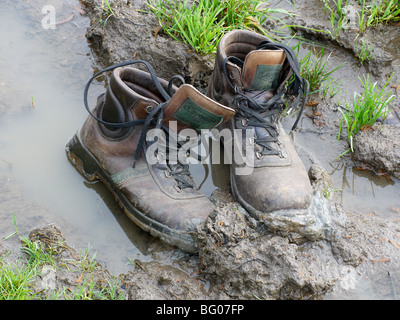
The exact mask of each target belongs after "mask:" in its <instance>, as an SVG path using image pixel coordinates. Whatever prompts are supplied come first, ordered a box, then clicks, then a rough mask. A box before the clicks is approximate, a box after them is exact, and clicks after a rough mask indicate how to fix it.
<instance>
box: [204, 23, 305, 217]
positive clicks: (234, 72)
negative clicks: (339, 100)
mask: <svg viewBox="0 0 400 320" xmlns="http://www.w3.org/2000/svg"><path fill="white" fill-rule="evenodd" d="M269 42H270V41H269V40H268V39H267V38H266V37H264V36H262V35H260V34H257V33H254V32H250V31H245V30H235V31H231V32H229V33H227V34H226V35H225V36H223V37H222V39H221V41H220V42H219V45H218V51H217V56H216V60H215V69H214V71H213V74H212V77H211V80H210V82H209V86H208V90H207V95H208V96H209V97H210V98H212V99H213V100H215V101H217V102H219V103H221V104H224V105H226V106H229V107H231V108H233V109H235V110H236V115H235V117H234V118H233V119H231V120H230V121H228V122H227V123H226V124H224V125H223V127H225V128H230V130H231V132H232V137H234V138H233V143H232V150H233V151H230V152H235V150H236V152H237V151H238V150H239V151H242V154H243V157H241V158H239V160H238V158H237V157H234V156H232V159H233V161H232V165H231V187H232V192H233V195H234V197H235V198H236V200H237V201H238V202H239V203H241V204H242V205H243V206H244V207H245V209H246V210H247V211H248V212H249V213H250V214H251V215H253V216H255V217H256V218H262V216H263V215H265V214H266V213H268V212H271V211H277V210H290V209H304V208H308V207H309V206H310V203H311V197H312V188H311V185H310V181H309V178H308V175H307V172H306V170H305V167H304V165H303V163H302V161H301V159H300V158H299V156H298V154H297V153H296V150H295V148H294V146H293V144H292V142H291V140H290V138H289V136H288V135H287V134H286V133H285V131H284V129H283V128H282V126H281V124H280V121H279V116H280V114H281V112H282V107H283V106H282V105H279V103H278V102H277V103H275V105H274V104H271V106H270V107H266V108H265V109H262V110H261V109H260V110H255V109H254V107H253V105H256V104H255V103H254V104H252V103H251V102H249V100H246V97H249V98H251V99H254V100H255V101H256V102H257V103H259V104H260V105H266V106H267V105H268V102H271V101H273V100H271V99H275V100H276V101H278V98H280V96H279V95H278V94H277V93H280V94H282V93H283V92H284V91H285V90H286V88H285V84H286V82H287V81H288V79H289V78H290V77H291V76H292V75H293V70H292V68H291V66H290V64H289V63H288V59H287V56H286V52H285V51H284V50H282V49H280V48H279V47H276V48H275V47H273V46H268V45H269V44H268V43H269ZM260 43H266V44H267V49H257V47H258V46H259V45H260ZM228 57H231V58H228ZM232 57H234V58H232ZM236 58H237V59H236ZM238 59H239V60H240V61H239V62H237V61H236V60H238ZM244 96H246V97H244ZM244 100H246V101H245V102H243V101H244ZM243 103H245V105H244V106H243ZM240 106H242V108H240ZM277 108H278V109H277ZM279 108H280V109H279ZM243 110H244V111H243ZM253 111H257V112H258V113H257V114H252V112H253ZM256 117H264V119H266V120H265V122H262V121H261V122H262V125H261V126H257V125H253V124H254V121H256V122H257V121H258V118H256ZM261 120H263V119H261ZM234 131H236V136H235V134H234ZM239 138H240V139H239ZM260 141H261V142H260ZM255 142H257V143H255ZM246 147H247V148H248V147H252V149H251V148H250V149H249V150H250V151H251V152H247V153H246V150H245V149H246ZM245 155H247V157H245Z"/></svg>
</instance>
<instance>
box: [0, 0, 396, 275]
mask: <svg viewBox="0 0 400 320" xmlns="http://www.w3.org/2000/svg"><path fill="white" fill-rule="evenodd" d="M41 3H42V4H41ZM45 4H46V2H45V1H36V2H35V4H31V3H28V2H25V1H21V2H17V3H16V2H15V1H5V3H3V6H2V13H1V19H0V33H1V37H0V39H1V40H0V41H1V45H0V68H1V73H0V96H1V101H0V148H1V149H0V150H1V151H0V175H1V176H5V177H6V179H5V180H6V181H8V182H9V183H11V184H14V185H16V186H17V189H18V190H20V192H21V194H22V197H23V199H27V200H29V201H32V203H33V204H35V205H38V206H40V207H43V208H45V210H44V211H40V212H46V214H47V215H48V217H46V221H47V222H53V221H55V222H56V223H57V224H58V225H60V226H61V228H62V229H63V230H64V233H65V236H66V237H67V239H68V241H69V243H72V244H74V243H76V244H77V246H82V244H83V246H85V244H89V245H90V246H91V248H92V250H93V252H97V259H98V260H99V261H100V262H104V263H105V264H106V265H107V266H108V267H109V269H110V271H111V272H116V273H121V272H126V271H127V270H130V269H131V268H132V266H131V265H130V264H129V261H132V260H133V259H140V260H142V261H149V260H152V259H158V260H160V261H164V262H166V263H172V264H177V263H179V260H180V259H181V258H182V257H184V256H185V255H184V254H182V253H181V252H179V251H175V250H171V249H170V248H166V247H164V246H163V245H162V244H161V243H159V242H158V240H156V239H154V238H152V237H150V236H148V235H147V234H146V233H144V232H142V231H141V230H140V229H139V228H137V227H136V226H135V225H134V224H133V223H132V222H131V221H130V220H129V219H128V218H127V217H126V216H125V215H124V214H123V212H122V211H121V210H120V208H119V207H118V206H117V205H116V203H115V202H114V200H113V199H112V198H111V197H110V195H109V193H108V192H107V191H106V190H105V188H104V186H103V185H102V184H99V183H95V184H89V183H87V182H85V181H84V180H83V179H82V177H81V176H80V175H79V174H78V173H77V172H76V171H75V169H73V168H72V166H71V165H70V164H69V163H68V161H67V159H66V157H65V153H64V146H65V144H66V142H67V141H68V140H69V139H70V138H71V137H72V136H73V134H74V133H75V131H76V130H77V129H78V128H79V127H80V126H81V124H82V123H83V121H84V120H85V118H86V117H87V114H86V111H85V110H84V108H83V104H82V95H83V87H84V85H85V83H86V81H87V79H88V78H89V77H90V76H91V75H92V71H93V67H94V65H93V63H92V59H91V55H90V48H89V46H88V44H87V42H86V39H85V36H84V35H85V31H86V28H87V26H88V24H89V19H88V18H85V17H83V16H81V15H80V13H79V2H78V1H75V0H66V1H54V7H55V9H56V21H57V22H58V23H59V24H57V25H56V28H55V29H43V27H42V19H43V17H44V16H45V15H44V14H42V12H41V10H42V7H43V6H44V5H45ZM343 60H346V61H347V62H348V64H347V67H346V68H345V69H341V71H340V72H337V73H335V74H334V75H333V76H334V77H338V78H340V79H342V81H343V87H345V88H347V90H348V91H349V92H351V91H354V90H359V85H358V80H357V75H359V72H360V70H359V68H358V67H357V66H356V63H355V62H354V61H353V60H352V58H351V57H349V56H347V55H346V54H343V55H341V54H337V55H333V56H332V60H331V62H332V67H334V66H335V65H337V64H338V63H340V62H341V61H343ZM103 90H104V85H103V83H97V84H95V85H94V86H93V87H92V89H91V101H92V102H93V101H94V100H95V97H96V95H97V94H99V93H101V92H102V91H103ZM292 123H293V120H292V119H290V118H289V119H287V121H285V127H287V128H289V127H290V126H291V124H292ZM307 130H315V127H313V126H312V124H311V120H310V119H308V118H307V117H305V118H304V120H303V121H302V122H301V123H300V125H299V130H298V131H297V132H296V133H295V135H294V139H295V141H296V142H297V143H298V145H299V150H300V151H303V152H302V159H303V160H304V162H305V164H306V167H307V168H308V167H309V165H310V164H311V163H318V164H320V165H322V166H323V167H324V168H326V169H327V170H328V172H329V173H330V174H331V175H332V177H333V180H334V186H335V188H336V189H340V191H337V193H338V195H339V198H340V200H341V201H342V202H343V204H344V205H345V207H346V208H347V209H349V210H353V211H357V212H365V213H366V214H369V213H372V212H374V213H375V214H379V215H384V216H386V215H387V216H390V215H395V212H394V211H393V208H400V203H399V198H398V195H399V194H400V192H399V190H400V186H399V183H398V181H396V180H393V181H387V180H385V178H383V179H382V178H378V177H377V176H375V175H373V174H372V173H371V172H360V171H356V170H354V167H353V164H352V163H351V161H349V160H348V159H344V160H334V159H335V158H336V156H337V155H339V154H340V153H341V152H343V151H344V145H343V144H341V143H338V142H337V141H336V134H337V133H336V132H330V131H329V130H325V131H324V130H321V134H320V135H315V134H313V133H309V132H308V131H307ZM214 169H215V168H214ZM227 169H228V168H227V167H226V166H222V171H221V167H220V168H219V169H218V171H214V172H213V171H212V170H210V168H209V167H208V166H203V165H196V166H193V170H192V172H193V174H194V176H195V180H196V182H197V184H198V185H201V190H202V191H203V192H204V193H206V194H207V195H210V194H211V192H212V191H213V190H215V188H216V187H217V186H224V185H226V184H227V183H228V178H227V175H226V172H227ZM221 172H222V173H225V174H221ZM13 209H14V210H13V212H9V211H7V212H0V215H9V216H10V219H9V224H10V225H12V214H15V215H16V218H17V223H18V222H19V221H23V222H24V223H26V224H27V226H25V228H26V229H28V230H29V221H33V220H34V217H35V215H37V214H38V213H37V212H35V211H34V212H31V211H29V212H28V211H27V210H25V208H24V207H22V206H21V207H18V205H15V206H14V207H13ZM24 216H27V218H26V219H24V218H23V217H24ZM2 221H7V220H6V219H2ZM3 223H4V222H3ZM9 227H10V226H3V225H0V235H2V234H3V230H5V229H7V230H8V229H9ZM4 233H5V231H4ZM5 234H6V233H5Z"/></svg>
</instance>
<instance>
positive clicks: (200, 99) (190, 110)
mask: <svg viewBox="0 0 400 320" xmlns="http://www.w3.org/2000/svg"><path fill="white" fill-rule="evenodd" d="M234 115H235V111H234V110H233V109H231V108H229V107H226V106H224V105H222V104H219V103H218V102H216V101H214V100H212V99H210V98H208V97H206V96H205V95H203V94H202V93H200V92H199V91H197V90H196V89H195V88H194V87H193V86H191V85H189V84H184V85H182V86H180V87H179V89H178V90H177V91H176V92H175V94H174V95H173V96H172V98H171V99H170V100H169V101H168V103H167V105H166V106H165V108H164V120H163V124H164V125H167V126H168V125H169V122H170V121H177V129H178V131H180V130H182V129H184V128H192V129H195V130H196V131H200V130H202V129H212V128H214V127H216V126H218V125H219V124H221V123H223V122H225V121H228V120H229V119H231V118H232V117H233V116H234ZM170 128H171V126H170Z"/></svg>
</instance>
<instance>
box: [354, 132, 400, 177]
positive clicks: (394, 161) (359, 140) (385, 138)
mask: <svg viewBox="0 0 400 320" xmlns="http://www.w3.org/2000/svg"><path fill="white" fill-rule="evenodd" d="M396 137H400V127H398V126H394V125H379V124H376V125H374V126H373V127H372V129H371V130H365V131H363V132H360V133H359V134H358V135H356V136H355V140H354V160H357V161H360V162H362V163H368V164H370V165H372V166H373V167H374V168H375V169H376V170H380V171H384V172H386V173H388V174H390V175H392V176H394V177H396V178H398V179H400V141H399V140H398V139H396Z"/></svg>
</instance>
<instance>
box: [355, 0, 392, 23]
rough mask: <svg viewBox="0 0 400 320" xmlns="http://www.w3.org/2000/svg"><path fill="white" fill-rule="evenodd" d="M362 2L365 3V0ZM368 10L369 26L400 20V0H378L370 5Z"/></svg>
mask: <svg viewBox="0 0 400 320" xmlns="http://www.w3.org/2000/svg"><path fill="white" fill-rule="evenodd" d="M362 4H363V5H365V0H362ZM368 11H369V18H368V21H367V26H377V25H378V24H382V23H394V22H399V21H400V4H399V0H376V1H374V2H372V4H371V5H370V6H369V8H368Z"/></svg>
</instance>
